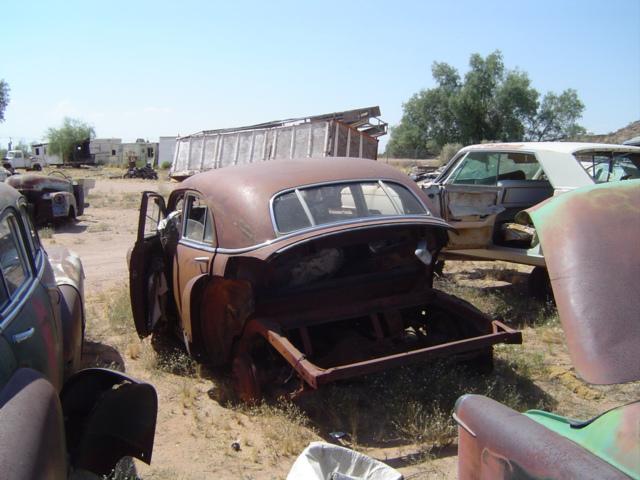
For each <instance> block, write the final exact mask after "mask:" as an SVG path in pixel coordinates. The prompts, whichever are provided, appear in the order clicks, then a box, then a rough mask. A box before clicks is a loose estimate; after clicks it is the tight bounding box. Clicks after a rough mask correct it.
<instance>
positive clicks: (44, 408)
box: [0, 368, 67, 480]
mask: <svg viewBox="0 0 640 480" xmlns="http://www.w3.org/2000/svg"><path fill="white" fill-rule="evenodd" d="M65 450H66V449H65V436H64V422H63V414H62V409H61V407H60V400H59V399H58V393H57V391H56V389H55V388H54V387H53V385H51V383H49V382H48V381H47V380H46V379H45V378H44V377H43V376H42V375H41V374H39V373H38V372H36V371H35V370H31V369H28V368H20V369H18V370H16V371H15V372H14V373H13V375H12V377H11V378H10V380H9V381H8V382H7V383H6V384H5V385H4V386H3V387H2V389H1V390H0V465H2V476H3V477H4V478H11V479H16V480H30V479H36V478H66V477H67V461H66V452H65Z"/></svg>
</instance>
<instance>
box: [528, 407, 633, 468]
mask: <svg viewBox="0 0 640 480" xmlns="http://www.w3.org/2000/svg"><path fill="white" fill-rule="evenodd" d="M525 415H526V416H527V417H529V418H531V419H532V420H534V421H536V422H538V423H539V424H540V425H543V426H544V427H546V428H548V429H549V430H551V431H553V432H556V433H558V434H559V435H562V436H563V437H565V438H568V439H570V440H571V441H572V442H574V443H577V444H578V445H580V446H581V447H583V448H584V449H586V450H588V451H590V452H591V453H593V454H594V455H597V456H598V457H600V458H602V459H603V460H605V461H606V462H607V463H609V464H611V465H613V466H614V467H616V468H617V469H618V470H620V471H622V472H624V473H626V474H627V475H629V476H630V477H634V476H636V477H637V476H638V475H639V474H640V452H639V449H640V442H639V441H638V420H640V400H638V401H637V402H633V403H630V404H628V405H622V406H620V407H617V408H612V409H611V410H609V411H607V412H605V413H603V414H601V415H599V416H598V417H596V418H594V419H591V420H589V421H587V422H577V421H576V420H570V419H567V418H565V417H561V416H560V415H554V414H552V413H548V412H544V411H540V410H529V411H528V412H526V413H525Z"/></svg>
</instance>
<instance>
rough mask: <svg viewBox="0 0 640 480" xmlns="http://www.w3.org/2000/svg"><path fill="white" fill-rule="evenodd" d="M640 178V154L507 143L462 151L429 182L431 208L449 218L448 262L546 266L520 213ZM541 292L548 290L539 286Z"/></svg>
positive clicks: (627, 149) (617, 148) (616, 148)
mask: <svg viewBox="0 0 640 480" xmlns="http://www.w3.org/2000/svg"><path fill="white" fill-rule="evenodd" d="M634 178H640V148H638V147H632V146H628V145H610V144H597V143H568V142H546V143H545V142H540V143H500V144H491V143H488V144H482V145H471V146H468V147H465V148H463V149H462V150H460V151H459V152H458V153H457V154H456V155H455V156H454V158H453V159H452V160H451V161H450V162H449V163H448V164H447V166H446V168H445V169H444V170H443V172H442V173H441V174H440V176H439V177H438V178H437V179H436V180H435V181H433V182H424V183H422V184H421V186H422V188H423V190H424V192H425V193H426V195H427V205H428V207H429V208H430V209H431V211H432V212H433V213H434V215H437V216H440V217H442V218H444V219H445V220H447V221H448V222H449V223H450V224H451V226H452V227H454V228H455V231H451V232H450V233H449V244H448V246H447V247H446V249H445V252H443V253H444V256H446V257H448V258H459V259H476V260H478V259H479V260H483V259H484V260H504V261H508V262H516V263H523V264H526V265H532V266H534V267H539V268H538V269H537V270H534V272H536V273H537V274H534V276H533V277H532V280H534V281H537V280H544V277H546V275H545V276H541V275H539V273H542V272H544V270H542V271H541V270H540V269H544V267H545V261H544V256H543V253H542V250H541V248H540V244H539V243H538V241H537V237H536V235H535V231H534V229H533V227H532V226H531V225H527V224H525V225H523V224H522V223H520V222H519V221H518V220H519V219H518V218H517V214H518V212H520V211H521V210H525V209H527V208H530V207H532V206H533V205H536V204H538V203H540V202H542V201H543V200H545V199H547V198H550V197H553V196H557V195H559V194H562V193H564V192H567V191H570V190H573V189H575V188H579V187H584V186H588V185H593V184H598V183H607V182H614V181H620V180H622V181H625V180H628V179H634ZM532 287H534V289H538V288H539V287H540V285H532Z"/></svg>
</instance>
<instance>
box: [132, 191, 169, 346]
mask: <svg viewBox="0 0 640 480" xmlns="http://www.w3.org/2000/svg"><path fill="white" fill-rule="evenodd" d="M150 199H154V200H155V202H156V205H157V206H158V207H159V208H158V211H159V214H158V219H157V223H159V222H160V221H161V220H162V219H164V218H166V216H167V208H166V205H165V201H164V198H163V197H162V195H160V194H158V193H156V192H151V191H144V192H142V198H141V201H140V211H139V216H138V231H137V235H136V242H135V244H134V246H133V249H132V250H131V253H130V254H129V294H130V297H131V311H132V313H133V320H134V323H135V327H136V331H137V332H138V336H139V337H140V338H144V337H146V336H148V335H150V334H151V333H152V330H153V326H152V325H151V322H150V318H149V316H150V313H151V305H152V302H153V301H154V299H151V298H150V295H149V278H150V275H151V274H152V273H153V272H152V271H151V270H152V269H151V267H152V264H153V259H154V257H155V256H156V255H157V254H158V253H159V252H158V248H160V252H161V248H162V247H161V245H160V236H159V233H158V230H157V224H156V230H155V233H154V234H153V235H148V236H147V235H145V231H146V230H145V226H146V223H147V221H148V220H150V221H153V220H154V218H153V217H151V216H149V215H147V210H148V208H149V200H150Z"/></svg>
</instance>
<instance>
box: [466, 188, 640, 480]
mask: <svg viewBox="0 0 640 480" xmlns="http://www.w3.org/2000/svg"><path fill="white" fill-rule="evenodd" d="M638 205H640V180H630V181H628V182H619V183H617V184H616V183H609V184H601V185H595V186H588V187H583V188H581V189H578V190H575V191H573V192H570V193H567V194H565V195H562V196H560V197H557V198H554V199H551V200H549V201H547V202H546V203H544V204H542V205H540V206H536V207H534V208H532V209H530V210H528V211H527V215H529V216H530V218H531V220H532V223H533V224H534V225H535V227H536V231H537V234H538V236H539V238H540V243H541V244H542V246H543V247H544V248H545V255H546V264H547V267H548V269H549V276H550V279H551V284H552V288H553V292H554V295H555V298H556V302H557V305H558V312H559V315H560V321H561V324H562V328H563V330H564V333H565V336H566V343H567V347H568V349H569V354H570V356H571V361H572V363H573V365H574V367H575V370H576V372H577V373H578V374H579V375H580V376H581V377H582V378H583V379H584V380H585V381H586V382H589V383H592V384H618V383H626V382H632V381H640V354H639V349H638V347H639V346H640V321H639V320H640V295H639V293H640V290H639V288H638V279H640V261H639V260H638V255H637V248H636V246H637V244H638V238H640V213H639V211H638ZM636 391H637V390H636ZM617 403H619V402H615V403H614V405H615V404H617ZM454 418H455V419H456V421H457V422H458V426H459V427H458V435H459V442H458V478H460V479H461V480H478V479H505V478H509V479H511V478H513V479H515V478H518V479H520V478H547V479H560V478H581V479H601V478H607V479H614V478H621V479H622V478H627V479H628V478H635V479H638V478H640V400H638V399H637V397H636V399H635V401H632V402H631V403H628V404H626V405H622V406H617V407H614V408H612V409H610V410H608V411H605V412H604V413H602V414H600V415H598V416H597V417H595V418H592V419H589V420H576V419H571V418H565V417H562V416H560V415H555V414H552V413H549V412H544V411H540V410H532V411H528V412H525V413H524V414H520V413H518V412H516V411H514V410H512V409H510V408H508V407H506V406H504V405H502V404H500V403H498V402H496V401H494V400H491V399H489V398H487V397H484V396H480V395H466V396H463V397H461V398H460V399H459V400H458V402H457V404H456V409H455V415H454Z"/></svg>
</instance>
